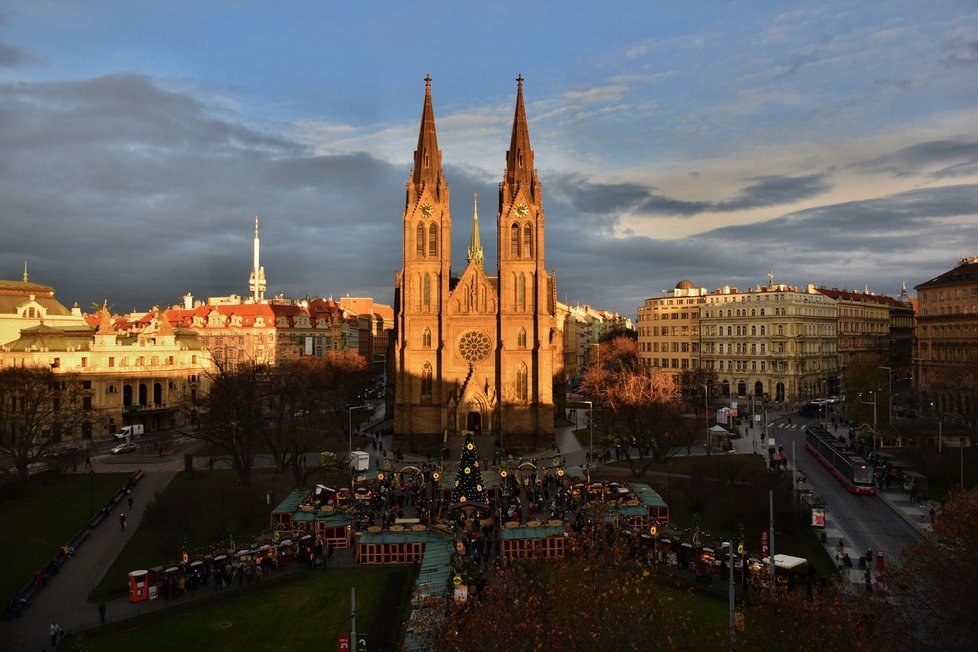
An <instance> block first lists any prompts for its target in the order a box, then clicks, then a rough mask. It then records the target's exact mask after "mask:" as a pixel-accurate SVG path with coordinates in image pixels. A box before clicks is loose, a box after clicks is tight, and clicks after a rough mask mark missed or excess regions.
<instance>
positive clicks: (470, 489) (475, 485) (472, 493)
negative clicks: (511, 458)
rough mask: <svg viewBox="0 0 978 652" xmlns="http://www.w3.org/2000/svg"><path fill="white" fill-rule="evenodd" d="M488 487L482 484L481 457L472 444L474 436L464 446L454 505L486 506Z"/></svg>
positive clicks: (457, 476) (453, 497) (453, 500)
mask: <svg viewBox="0 0 978 652" xmlns="http://www.w3.org/2000/svg"><path fill="white" fill-rule="evenodd" d="M486 502H487V501H486V486H485V485H484V484H483V483H482V469H481V468H479V456H478V454H477V453H476V450H475V444H474V443H472V436H471V435H468V436H466V438H465V444H464V445H463V446H462V457H461V459H459V462H458V473H457V474H456V476H455V489H454V490H453V491H452V503H453V504H455V505H458V504H459V503H461V504H462V505H464V504H465V503H479V504H483V505H485V504H486Z"/></svg>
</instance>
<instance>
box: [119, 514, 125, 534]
mask: <svg viewBox="0 0 978 652" xmlns="http://www.w3.org/2000/svg"><path fill="white" fill-rule="evenodd" d="M119 529H120V530H125V529H126V515H125V514H119Z"/></svg>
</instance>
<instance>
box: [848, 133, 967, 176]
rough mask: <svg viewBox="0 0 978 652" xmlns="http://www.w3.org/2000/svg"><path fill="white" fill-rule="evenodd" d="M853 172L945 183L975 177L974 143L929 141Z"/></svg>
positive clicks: (870, 161) (948, 140) (861, 164)
mask: <svg viewBox="0 0 978 652" xmlns="http://www.w3.org/2000/svg"><path fill="white" fill-rule="evenodd" d="M853 167H854V168H855V169H858V170H861V171H865V172H870V173H875V174H888V175H891V176H894V177H907V176H915V175H922V176H927V177H929V178H931V179H948V178H953V177H961V176H966V175H973V174H975V173H978V142H976V141H974V140H968V139H966V138H959V139H947V140H931V141H927V142H924V143H917V144H915V145H911V146H910V147H905V148H903V149H900V150H897V151H895V152H891V153H889V154H884V155H883V156H880V157H877V158H874V159H869V160H867V161H862V162H860V163H857V164H856V165H855V166H853Z"/></svg>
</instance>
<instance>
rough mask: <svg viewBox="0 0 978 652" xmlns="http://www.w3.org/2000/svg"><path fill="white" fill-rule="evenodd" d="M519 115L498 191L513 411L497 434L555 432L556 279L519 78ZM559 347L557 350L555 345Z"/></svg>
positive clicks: (507, 377) (505, 390)
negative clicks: (547, 254)
mask: <svg viewBox="0 0 978 652" xmlns="http://www.w3.org/2000/svg"><path fill="white" fill-rule="evenodd" d="M516 82H517V87H516V111H515V114H514V116H513V132H512V135H511V136H510V141H509V151H508V152H506V172H505V175H504V177H503V181H502V183H500V184H499V214H498V216H497V220H496V224H497V240H496V243H497V244H496V251H497V255H498V261H499V298H500V302H499V340H500V361H499V367H500V369H501V370H502V372H503V373H502V374H501V377H500V379H499V381H500V394H501V396H503V397H504V407H505V406H506V404H508V405H509V406H510V408H511V409H509V410H505V409H504V410H503V412H502V423H501V425H502V427H503V428H504V429H506V430H515V431H527V430H530V431H546V430H548V429H552V428H553V418H554V414H553V405H554V401H553V382H554V379H553V372H554V364H553V353H554V347H553V341H554V339H555V338H557V337H558V335H557V332H556V318H555V309H556V287H555V279H554V278H552V277H551V276H550V275H548V274H547V271H546V268H545V266H544V249H545V239H544V213H543V193H542V190H541V187H540V179H539V177H538V176H537V171H536V168H534V167H533V149H532V148H531V147H530V131H529V126H528V125H527V121H526V107H525V105H524V102H523V77H522V76H519V77H517V79H516ZM558 347H559V344H558Z"/></svg>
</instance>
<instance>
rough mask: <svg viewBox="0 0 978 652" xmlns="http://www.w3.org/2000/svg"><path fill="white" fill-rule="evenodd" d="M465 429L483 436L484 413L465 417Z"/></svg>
mask: <svg viewBox="0 0 978 652" xmlns="http://www.w3.org/2000/svg"><path fill="white" fill-rule="evenodd" d="M465 429H466V430H471V431H472V432H474V433H475V434H477V435H481V434H482V413H481V412H469V413H468V414H466V415H465Z"/></svg>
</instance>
